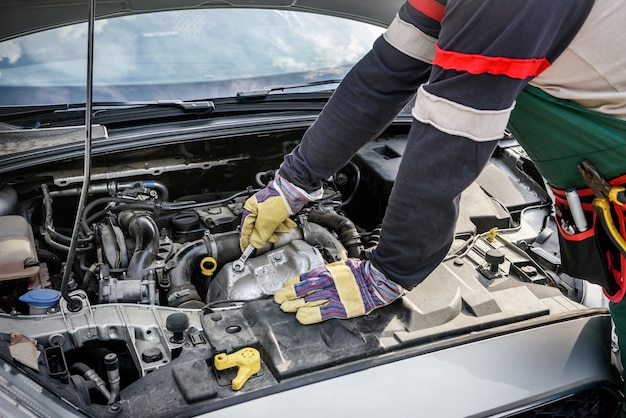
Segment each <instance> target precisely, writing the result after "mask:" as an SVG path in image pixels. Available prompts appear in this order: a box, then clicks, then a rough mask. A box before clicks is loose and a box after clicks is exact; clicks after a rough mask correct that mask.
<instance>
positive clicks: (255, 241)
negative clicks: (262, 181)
mask: <svg viewBox="0 0 626 418" xmlns="http://www.w3.org/2000/svg"><path fill="white" fill-rule="evenodd" d="M321 195H322V189H319V190H317V191H316V192H315V193H313V194H309V193H307V192H305V191H304V190H302V189H301V188H299V187H298V186H296V185H294V184H292V183H290V182H289V181H287V180H285V179H284V178H282V177H281V176H280V175H278V174H276V177H275V179H274V180H272V181H270V182H269V183H268V185H267V187H265V188H264V189H262V190H260V191H258V192H257V193H255V194H254V196H252V197H250V198H249V199H248V200H246V203H245V204H244V206H243V208H244V210H243V214H242V216H241V237H240V238H239V246H240V247H241V251H244V250H245V249H246V248H247V247H248V244H252V246H253V247H254V248H262V247H264V246H265V244H267V243H268V242H272V243H274V242H276V241H278V236H277V235H276V234H277V233H284V232H289V229H291V228H293V227H295V226H296V223H295V222H294V221H292V220H291V219H289V216H290V215H293V214H295V213H297V212H298V211H299V210H300V209H302V207H303V206H304V205H305V204H306V203H307V202H309V201H311V200H315V199H317V198H319V197H321Z"/></svg>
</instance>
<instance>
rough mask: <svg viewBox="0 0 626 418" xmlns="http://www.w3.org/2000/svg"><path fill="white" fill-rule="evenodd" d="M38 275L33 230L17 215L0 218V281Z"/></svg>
mask: <svg viewBox="0 0 626 418" xmlns="http://www.w3.org/2000/svg"><path fill="white" fill-rule="evenodd" d="M37 274H39V263H38V262H37V251H36V249H35V240H34V238H33V230H32V229H31V227H30V225H29V224H28V222H26V219H24V218H23V217H22V216H18V215H8V216H0V281H5V280H15V279H23V278H29V277H33V276H36V275H37Z"/></svg>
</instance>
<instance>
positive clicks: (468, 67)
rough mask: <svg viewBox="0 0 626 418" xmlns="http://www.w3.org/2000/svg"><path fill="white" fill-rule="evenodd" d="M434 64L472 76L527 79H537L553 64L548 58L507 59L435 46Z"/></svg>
mask: <svg viewBox="0 0 626 418" xmlns="http://www.w3.org/2000/svg"><path fill="white" fill-rule="evenodd" d="M435 48H436V51H435V59H434V60H433V64H434V65H437V66H439V67H441V68H443V69H444V70H456V71H466V72H468V73H470V74H494V75H506V76H508V77H511V78H517V79H521V80H523V79H525V78H527V77H536V76H538V75H539V74H540V73H541V72H542V71H543V70H545V69H546V68H548V67H549V66H550V65H551V64H550V61H548V60H547V59H546V58H528V59H523V58H505V57H489V56H486V55H479V54H464V53H462V52H452V51H446V50H443V49H441V48H439V45H435Z"/></svg>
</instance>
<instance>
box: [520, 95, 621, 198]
mask: <svg viewBox="0 0 626 418" xmlns="http://www.w3.org/2000/svg"><path fill="white" fill-rule="evenodd" d="M508 129H509V130H510V131H511V133H512V134H513V135H514V136H515V137H516V138H517V140H518V141H519V143H520V144H521V145H522V146H523V147H524V149H525V150H526V152H527V153H528V156H529V157H530V159H531V160H533V162H534V163H535V165H536V166H537V169H538V170H539V172H540V173H541V174H542V175H543V177H544V178H546V179H547V180H548V182H549V183H550V184H551V185H552V186H554V187H557V188H560V189H567V188H571V187H573V188H583V187H586V184H585V183H584V181H583V180H582V178H581V176H580V174H579V173H578V170H577V168H576V166H577V165H578V164H580V162H581V161H583V160H588V161H589V162H591V163H592V164H593V165H594V166H595V167H596V168H597V169H598V170H599V171H600V173H602V174H603V176H604V177H605V178H606V179H612V178H615V177H618V176H620V175H622V174H624V173H626V121H624V120H621V119H617V118H615V117H613V116H610V115H606V114H603V113H599V112H596V111H593V110H589V109H586V108H584V107H582V106H580V105H578V104H576V103H573V102H570V101H567V100H562V99H557V98H555V97H553V96H550V95H549V94H547V93H545V92H543V91H542V90H540V89H538V88H536V87H532V86H527V87H526V88H525V89H524V90H523V92H522V94H521V95H520V96H519V97H518V98H517V103H516V105H515V109H514V110H513V112H512V114H511V118H510V120H509V125H508Z"/></svg>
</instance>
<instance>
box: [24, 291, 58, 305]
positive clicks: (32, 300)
mask: <svg viewBox="0 0 626 418" xmlns="http://www.w3.org/2000/svg"><path fill="white" fill-rule="evenodd" d="M60 298H61V292H59V291H58V290H54V289H35V290H31V291H29V292H26V293H24V294H23V295H22V296H20V297H19V300H21V301H22V302H26V303H28V304H29V305H31V306H36V307H38V308H52V307H53V306H56V305H57V303H59V299H60Z"/></svg>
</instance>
